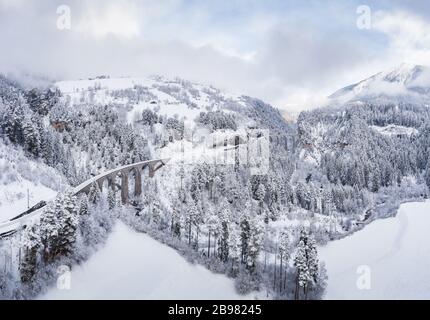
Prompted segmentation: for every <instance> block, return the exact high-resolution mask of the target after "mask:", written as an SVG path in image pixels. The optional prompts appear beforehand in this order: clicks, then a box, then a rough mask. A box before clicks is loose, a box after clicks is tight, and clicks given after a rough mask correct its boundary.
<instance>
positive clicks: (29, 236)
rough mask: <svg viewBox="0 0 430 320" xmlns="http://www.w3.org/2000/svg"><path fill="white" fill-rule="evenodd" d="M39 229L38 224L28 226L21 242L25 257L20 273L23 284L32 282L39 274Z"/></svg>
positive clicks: (23, 257)
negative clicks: (36, 274)
mask: <svg viewBox="0 0 430 320" xmlns="http://www.w3.org/2000/svg"><path fill="white" fill-rule="evenodd" d="M38 228H39V226H38V225H36V224H34V225H31V226H28V227H27V229H26V230H25V232H24V234H23V237H22V240H21V248H22V250H23V256H22V260H21V264H20V266H19V273H20V278H21V282H23V283H28V282H31V280H32V279H33V277H34V275H35V273H36V272H37V264H38V253H39V249H40V247H41V239H40V235H39V230H38Z"/></svg>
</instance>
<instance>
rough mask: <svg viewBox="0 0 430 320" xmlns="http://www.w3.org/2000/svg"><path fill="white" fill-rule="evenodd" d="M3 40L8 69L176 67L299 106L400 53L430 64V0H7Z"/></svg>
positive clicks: (132, 71) (58, 71) (1, 9)
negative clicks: (364, 24) (64, 23)
mask: <svg viewBox="0 0 430 320" xmlns="http://www.w3.org/2000/svg"><path fill="white" fill-rule="evenodd" d="M60 5H67V6H68V7H69V8H70V17H71V21H70V22H71V28H70V30H67V29H66V30H61V29H59V28H58V27H57V22H58V19H59V18H60V16H61V14H58V13H57V9H58V7H59V6H60ZM360 5H367V6H368V7H369V8H370V9H371V15H370V19H371V20H370V29H360V28H358V27H357V19H360V18H361V17H363V15H362V14H361V13H357V8H358V7H359V6H360ZM366 21H367V20H366ZM0 41H1V42H0V43H1V53H0V72H3V73H6V72H15V73H16V72H21V73H22V72H24V73H25V72H27V73H36V74H45V75H48V76H51V77H55V78H56V79H76V78H86V77H90V76H95V75H100V74H109V75H111V76H147V75H152V74H161V75H166V76H169V77H173V76H179V77H181V78H184V79H188V80H191V81H197V82H202V83H205V84H212V85H214V86H216V87H219V88H221V89H224V90H228V91H231V92H235V93H244V94H248V95H251V96H255V97H259V98H262V99H264V100H266V101H268V102H270V103H272V104H273V105H275V106H276V107H278V108H280V109H284V110H290V111H298V110H302V109H304V108H309V107H313V106H317V105H318V104H320V103H323V101H324V100H323V98H324V97H325V96H327V95H329V94H331V93H332V92H333V91H335V90H336V89H338V88H340V87H343V86H345V85H348V84H351V83H354V82H357V81H359V80H361V79H363V78H365V77H368V76H370V75H372V74H374V73H376V72H378V71H381V70H385V69H389V68H391V67H393V66H396V65H398V64H400V63H402V62H408V63H416V64H426V65H429V64H430V2H429V1H427V0H422V1H420V0H416V1H413V0H411V1H408V0H404V1H401V0H390V1H388V0H378V1H355V0H351V1H345V0H331V1H311V0H308V1H303V0H300V1H299V0H265V1H262V0H261V1H257V0H225V1H223V0H213V1H205V0H140V1H138V0H136V1H132V0H123V1H119V0H91V1H83V0H81V1H66V0H61V1H55V0H51V1H37V0H0Z"/></svg>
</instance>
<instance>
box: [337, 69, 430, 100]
mask: <svg viewBox="0 0 430 320" xmlns="http://www.w3.org/2000/svg"><path fill="white" fill-rule="evenodd" d="M329 98H331V99H332V102H337V103H346V102H357V101H368V100H375V99H379V100H381V101H403V102H414V103H426V104H428V103H429V102H430V68H429V67H426V66H420V65H409V64H406V63H403V64H401V65H400V66H398V67H396V68H394V69H392V70H388V71H385V72H380V73H377V74H375V75H374V76H372V77H370V78H368V79H365V80H363V81H360V82H358V83H356V84H353V85H350V86H347V87H345V88H343V89H340V90H338V91H336V92H335V93H334V94H332V95H331V96H330V97H329Z"/></svg>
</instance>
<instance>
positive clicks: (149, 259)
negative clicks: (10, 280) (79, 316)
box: [41, 222, 254, 299]
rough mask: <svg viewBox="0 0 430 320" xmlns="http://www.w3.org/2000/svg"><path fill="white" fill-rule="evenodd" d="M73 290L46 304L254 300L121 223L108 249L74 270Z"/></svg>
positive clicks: (55, 293) (52, 296)
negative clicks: (77, 301) (65, 300)
mask: <svg viewBox="0 0 430 320" xmlns="http://www.w3.org/2000/svg"><path fill="white" fill-rule="evenodd" d="M71 279H72V281H71V289H70V290H59V289H56V288H53V289H51V290H50V291H49V292H48V293H47V294H45V295H43V296H42V297H41V299H245V298H246V299H252V298H254V296H253V295H248V296H240V295H238V294H237V293H236V292H235V289H234V286H233V281H232V280H230V279H228V278H227V277H225V276H223V275H218V274H213V273H212V272H210V271H208V270H207V269H206V268H204V267H202V266H199V265H192V264H190V263H188V262H187V261H186V260H184V258H182V257H181V256H180V255H179V254H178V253H177V252H176V251H175V250H174V249H172V248H169V247H168V246H166V245H163V244H160V243H159V242H157V241H155V240H154V239H152V238H150V237H149V236H147V235H145V234H143V233H137V232H135V231H133V230H131V229H130V228H129V227H127V226H126V225H124V224H123V223H121V222H118V223H117V224H116V226H115V228H114V231H113V232H112V234H111V235H110V237H109V239H108V241H107V243H106V245H105V247H104V248H102V249H101V250H99V251H98V252H97V253H95V254H94V255H93V256H92V257H91V258H90V259H89V260H88V261H87V262H86V263H84V264H83V265H81V266H76V267H74V269H73V270H72V275H71Z"/></svg>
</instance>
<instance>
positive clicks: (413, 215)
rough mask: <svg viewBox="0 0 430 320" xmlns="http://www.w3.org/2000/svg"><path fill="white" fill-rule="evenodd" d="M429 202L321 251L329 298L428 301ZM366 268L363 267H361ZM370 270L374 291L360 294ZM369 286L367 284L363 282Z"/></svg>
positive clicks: (404, 206) (409, 207)
mask: <svg viewBox="0 0 430 320" xmlns="http://www.w3.org/2000/svg"><path fill="white" fill-rule="evenodd" d="M429 230H430V201H426V202H411V203H405V204H402V205H401V206H400V208H399V212H398V214H397V215H396V216H395V217H392V218H387V219H382V220H377V221H374V222H372V223H371V224H369V225H368V226H366V227H365V228H364V229H363V230H361V231H358V232H356V233H354V234H352V235H351V236H349V237H346V238H343V239H341V240H337V241H333V242H330V243H328V244H327V245H326V246H324V247H321V248H320V259H321V260H322V261H325V263H326V266H327V271H328V276H329V280H328V288H327V294H326V297H325V298H326V299H429V298H430V246H429V243H430V232H429ZM363 266H364V267H363ZM368 271H370V278H368V279H370V289H361V290H360V289H358V286H357V281H359V283H360V284H363V283H364V284H365V282H363V280H364V277H366V275H365V274H369V273H368ZM364 281H366V280H364Z"/></svg>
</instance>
